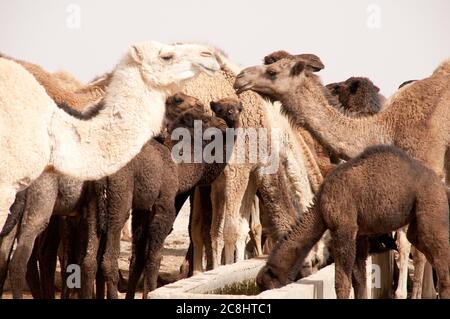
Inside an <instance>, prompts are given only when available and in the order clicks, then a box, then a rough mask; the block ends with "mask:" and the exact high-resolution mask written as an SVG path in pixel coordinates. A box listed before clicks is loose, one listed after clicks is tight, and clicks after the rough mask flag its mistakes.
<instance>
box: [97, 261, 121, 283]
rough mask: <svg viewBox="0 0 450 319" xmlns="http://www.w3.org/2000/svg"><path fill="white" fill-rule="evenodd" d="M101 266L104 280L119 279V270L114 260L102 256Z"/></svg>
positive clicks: (116, 280) (115, 280)
mask: <svg viewBox="0 0 450 319" xmlns="http://www.w3.org/2000/svg"><path fill="white" fill-rule="evenodd" d="M101 268H102V272H103V276H104V277H105V280H106V281H114V282H118V281H119V272H118V267H117V263H116V262H114V261H113V260H111V259H109V258H103V261H102V264H101Z"/></svg>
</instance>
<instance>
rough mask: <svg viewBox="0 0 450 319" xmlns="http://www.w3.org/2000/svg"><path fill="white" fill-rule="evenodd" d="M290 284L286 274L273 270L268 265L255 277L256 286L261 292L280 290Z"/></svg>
mask: <svg viewBox="0 0 450 319" xmlns="http://www.w3.org/2000/svg"><path fill="white" fill-rule="evenodd" d="M291 282H292V280H289V279H288V277H287V274H286V273H284V272H280V271H276V270H274V268H273V267H272V266H271V265H269V264H266V265H264V267H263V268H261V270H260V271H259V273H258V276H256V284H257V285H258V287H259V289H260V290H261V291H265V290H269V289H276V288H280V287H283V286H286V285H287V284H289V283H291Z"/></svg>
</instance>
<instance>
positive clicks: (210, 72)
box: [195, 63, 219, 76]
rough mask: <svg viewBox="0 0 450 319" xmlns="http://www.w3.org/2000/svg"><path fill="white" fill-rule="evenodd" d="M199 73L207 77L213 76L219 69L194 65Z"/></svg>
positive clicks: (198, 64) (199, 64)
mask: <svg viewBox="0 0 450 319" xmlns="http://www.w3.org/2000/svg"><path fill="white" fill-rule="evenodd" d="M195 65H196V66H197V67H198V68H199V69H200V70H201V71H203V72H204V73H206V74H207V75H208V76H213V75H214V74H215V73H216V72H217V71H218V70H219V69H218V68H216V67H215V66H209V65H204V64H201V63H197V64H195Z"/></svg>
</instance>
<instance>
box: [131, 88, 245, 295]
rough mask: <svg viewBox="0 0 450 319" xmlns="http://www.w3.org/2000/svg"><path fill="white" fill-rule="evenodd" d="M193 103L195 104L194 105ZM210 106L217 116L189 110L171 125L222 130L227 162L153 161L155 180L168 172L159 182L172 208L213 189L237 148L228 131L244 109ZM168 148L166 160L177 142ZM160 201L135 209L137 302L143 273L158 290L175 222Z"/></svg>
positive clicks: (227, 102)
mask: <svg viewBox="0 0 450 319" xmlns="http://www.w3.org/2000/svg"><path fill="white" fill-rule="evenodd" d="M183 99H184V102H183V104H186V103H187V104H191V105H194V107H195V105H198V103H199V101H198V100H196V99H193V98H191V97H187V96H184V97H183ZM191 100H193V102H195V103H191ZM210 106H211V109H212V110H213V112H214V114H215V116H212V117H211V116H209V115H206V114H204V113H203V111H201V112H198V111H197V110H195V109H191V110H187V111H185V112H184V113H182V114H181V115H180V116H179V117H178V118H177V119H176V120H175V122H174V123H173V124H172V125H171V131H173V130H174V129H176V128H179V127H182V128H185V129H188V130H189V132H190V133H192V134H193V133H194V123H193V121H192V119H194V120H201V121H202V122H203V125H204V128H205V130H207V129H208V128H209V127H211V128H217V129H219V131H218V133H219V132H220V133H219V135H216V137H215V139H216V141H217V139H219V140H220V139H221V140H222V141H221V143H220V144H221V145H222V146H221V148H220V149H217V150H216V152H223V154H224V155H225V154H226V156H227V158H220V159H219V161H218V162H216V161H213V162H211V163H209V162H204V160H203V162H201V163H194V164H192V163H189V162H188V163H185V162H181V163H178V164H175V163H173V162H172V163H167V160H163V161H155V160H153V161H152V167H151V171H149V170H148V173H150V172H153V171H155V172H154V173H152V174H150V175H151V176H155V174H157V173H156V172H157V171H163V172H165V174H164V176H161V177H160V178H158V180H161V183H162V185H165V186H164V188H161V189H160V190H159V196H160V197H161V198H165V200H167V203H171V205H173V204H174V203H175V196H180V195H182V194H190V193H191V192H192V190H194V188H195V187H197V186H208V185H210V184H211V183H212V182H213V181H214V180H215V179H216V178H217V177H218V176H219V175H220V174H221V173H222V171H223V169H224V168H225V165H226V162H227V160H228V157H229V156H230V155H231V154H230V153H229V150H232V149H233V148H232V147H230V146H232V145H230V142H231V143H232V142H233V140H231V141H227V135H226V134H227V131H226V128H227V127H228V128H233V129H235V128H237V126H238V124H239V116H240V113H241V111H242V105H241V103H240V102H239V100H237V99H234V98H225V99H221V100H219V101H217V102H211V105H210ZM225 110H226V112H225ZM202 113H203V114H202ZM218 119H220V121H218ZM222 119H223V120H224V121H225V123H226V125H224V123H223V122H222ZM172 136H173V135H172ZM231 136H232V135H231ZM191 143H192V144H191V146H192V147H193V146H194V144H193V141H191ZM203 145H204V146H203V147H202V151H203V152H205V151H206V150H207V147H208V146H207V145H205V143H203ZM164 147H165V148H166V150H165V152H166V153H167V154H166V155H165V157H170V151H171V149H172V148H173V142H171V141H169V140H168V141H166V146H164ZM227 149H228V151H227ZM161 152H162V151H161ZM172 152H173V151H172ZM227 152H228V153H227ZM192 154H193V153H192ZM163 155H164V154H163ZM158 156H161V155H158ZM163 157H164V156H163ZM155 162H156V163H157V164H156V165H155V164H154V163H155ZM161 165H163V167H160V166H161ZM168 172H170V174H168ZM174 177H175V178H174ZM166 187H167V188H170V190H171V192H172V193H169V192H168V190H165V188H166ZM152 189H153V192H154V194H150V195H149V196H150V198H151V199H152V200H150V201H147V202H149V203H152V202H154V200H153V198H155V196H156V195H157V194H158V189H157V188H154V187H153V188H152ZM159 201H160V200H159V199H158V200H156V202H155V204H153V209H152V207H151V206H149V208H148V209H147V208H146V209H144V208H141V209H139V210H135V209H133V213H132V225H133V255H132V259H131V260H132V262H131V264H130V272H129V273H130V278H129V282H128V291H127V298H134V293H135V290H136V284H137V281H138V279H139V277H140V275H141V273H142V271H143V269H145V278H146V280H147V288H148V289H149V290H150V291H151V290H153V289H155V288H156V282H157V276H158V269H159V262H160V260H161V249H162V245H163V242H164V239H165V238H166V236H167V235H168V233H169V231H170V228H171V227H172V224H173V221H174V219H175V216H174V215H173V216H172V215H170V216H167V210H166V211H163V210H162V211H160V210H159V209H158V205H157V204H158V202H159ZM146 293H147V291H144V298H145V297H146Z"/></svg>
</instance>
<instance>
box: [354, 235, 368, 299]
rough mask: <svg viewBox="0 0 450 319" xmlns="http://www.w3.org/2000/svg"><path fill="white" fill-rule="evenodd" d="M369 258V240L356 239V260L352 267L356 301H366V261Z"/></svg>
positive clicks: (363, 237)
mask: <svg viewBox="0 0 450 319" xmlns="http://www.w3.org/2000/svg"><path fill="white" fill-rule="evenodd" d="M368 256H369V239H368V238H367V237H365V236H358V237H357V238H356V258H355V265H354V266H353V273H352V283H353V289H354V291H355V298H356V299H367V274H366V269H367V267H366V260H367V257H368Z"/></svg>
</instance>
